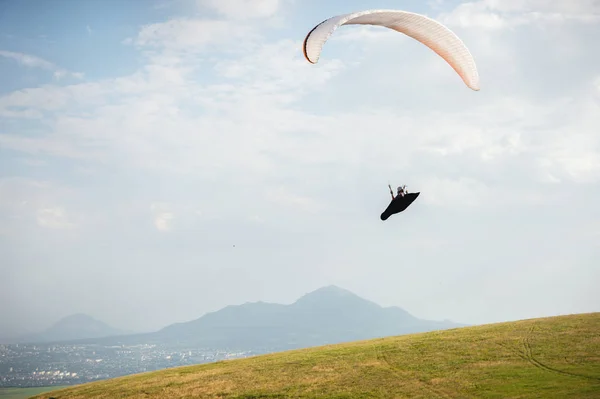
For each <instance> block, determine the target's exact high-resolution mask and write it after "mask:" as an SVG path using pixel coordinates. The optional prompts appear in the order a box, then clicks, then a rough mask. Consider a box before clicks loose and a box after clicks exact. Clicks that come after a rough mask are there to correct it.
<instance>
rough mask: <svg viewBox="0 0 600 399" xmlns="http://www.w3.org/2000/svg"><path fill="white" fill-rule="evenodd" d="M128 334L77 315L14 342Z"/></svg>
mask: <svg viewBox="0 0 600 399" xmlns="http://www.w3.org/2000/svg"><path fill="white" fill-rule="evenodd" d="M126 333H127V332H126V331H122V330H119V329H116V328H114V327H112V326H109V325H108V324H106V323H104V322H102V321H100V320H97V319H95V318H93V317H91V316H88V315H86V314H81V313H77V314H73V315H70V316H67V317H64V318H62V319H60V320H59V321H57V322H56V323H54V324H53V325H52V326H50V327H49V328H48V329H46V330H44V331H42V332H40V333H36V334H29V335H24V336H21V337H18V338H15V339H14V340H13V341H14V342H19V343H24V342H35V343H42V342H64V341H73V340H80V339H94V338H102V337H110V336H117V335H121V334H126ZM7 343H10V342H7Z"/></svg>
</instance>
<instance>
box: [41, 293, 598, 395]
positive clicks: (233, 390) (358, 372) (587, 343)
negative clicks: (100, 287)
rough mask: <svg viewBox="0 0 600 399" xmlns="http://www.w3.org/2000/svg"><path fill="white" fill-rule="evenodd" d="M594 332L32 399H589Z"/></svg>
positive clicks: (429, 337)
mask: <svg viewBox="0 0 600 399" xmlns="http://www.w3.org/2000/svg"><path fill="white" fill-rule="evenodd" d="M327 291H331V290H326V291H325V292H320V294H319V295H324V296H325V297H327V298H329V295H331V292H327ZM341 297H342V298H343V297H344V295H343V294H341ZM315 298H317V297H316V296H313V297H312V298H311V297H309V298H308V300H307V301H302V303H297V304H296V306H300V307H304V306H306V307H307V308H310V307H313V306H314V305H315V303H313V304H311V305H310V306H309V303H310V302H311V301H312V299H315ZM305 299H306V298H305ZM309 300H310V301H309ZM353 300H356V298H354V299H353ZM350 301H351V299H349V301H348V302H350ZM341 302H343V303H347V302H346V301H340V303H341ZM317 303H321V301H320V300H319V301H317ZM359 303H362V302H360V301H359V302H357V304H359ZM362 304H363V306H365V308H364V309H365V310H366V309H367V308H368V307H369V305H367V304H366V303H362ZM265 309H266V307H265ZM280 309H282V308H281V307H280V306H279V307H276V306H275V307H271V308H270V309H269V311H278V310H280ZM372 309H376V307H372ZM323 312H325V311H323ZM409 319H410V318H409ZM598 331H600V313H592V314H583V315H570V316H559V317H550V318H544V319H533V320H522V321H517V322H510V323H497V324H491V325H484V326H476V327H466V328H459V329H455V330H450V331H438V332H429V333H424V334H414V335H412V334H411V335H404V336H401V337H387V338H382V339H377V340H368V341H360V342H353V343H345V344H340V345H332V346H325V347H317V348H310V349H302V350H296V351H289V352H283V353H276V354H270V355H263V356H256V357H251V358H246V359H239V360H231V361H223V362H216V363H210V364H203V365H198V366H187V367H178V368H172V369H168V370H161V371H156V372H150V373H144V374H140V375H135V376H128V377H125V378H117V379H112V380H105V381H100V382H94V383H90V384H84V385H80V386H74V387H69V388H66V389H63V390H60V391H55V392H48V393H44V394H41V395H38V396H36V397H35V398H37V399H49V398H51V397H54V398H61V399H71V398H73V399H75V398H77V399H95V398H112V397H115V398H116V397H128V398H130V397H131V398H133V397H144V398H146V399H159V398H170V399H183V398H191V397H203V398H220V397H228V398H287V397H294V398H317V397H322V398H367V397H368V398H381V399H388V398H400V397H403V398H517V397H518V398H522V399H529V398H531V399H534V398H535V399H537V398H542V397H543V398H577V399H592V398H594V399H595V398H598V393H599V392H600V363H599V362H598V353H600V341H599V340H598V339H597V337H598Z"/></svg>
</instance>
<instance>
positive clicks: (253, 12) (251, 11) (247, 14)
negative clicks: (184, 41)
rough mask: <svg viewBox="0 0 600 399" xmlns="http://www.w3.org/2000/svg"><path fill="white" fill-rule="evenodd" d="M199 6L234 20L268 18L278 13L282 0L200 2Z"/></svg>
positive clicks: (211, 0)
mask: <svg viewBox="0 0 600 399" xmlns="http://www.w3.org/2000/svg"><path fill="white" fill-rule="evenodd" d="M198 5H200V6H201V7H209V8H212V9H214V10H216V11H217V12H218V13H219V14H221V15H223V16H225V17H228V18H232V19H249V18H266V17H271V16H273V15H275V14H276V13H277V11H278V9H279V6H280V0H227V1H223V0H198Z"/></svg>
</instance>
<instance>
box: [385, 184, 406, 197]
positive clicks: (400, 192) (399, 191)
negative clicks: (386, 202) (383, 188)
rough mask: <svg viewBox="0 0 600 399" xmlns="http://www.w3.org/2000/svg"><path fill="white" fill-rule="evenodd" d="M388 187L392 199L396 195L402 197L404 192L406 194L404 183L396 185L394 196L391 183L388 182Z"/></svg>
mask: <svg viewBox="0 0 600 399" xmlns="http://www.w3.org/2000/svg"><path fill="white" fill-rule="evenodd" d="M388 187H389V188H390V194H391V195H392V200H395V199H396V198H398V197H400V198H402V197H404V196H405V195H406V194H408V190H407V189H406V185H403V186H402V187H398V192H397V193H396V196H395V197H394V191H393V190H392V186H391V184H388Z"/></svg>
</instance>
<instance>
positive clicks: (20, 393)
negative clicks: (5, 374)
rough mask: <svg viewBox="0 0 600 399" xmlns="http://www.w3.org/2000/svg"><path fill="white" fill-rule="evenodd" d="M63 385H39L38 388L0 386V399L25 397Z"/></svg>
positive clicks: (21, 398) (20, 398) (23, 398)
mask: <svg viewBox="0 0 600 399" xmlns="http://www.w3.org/2000/svg"><path fill="white" fill-rule="evenodd" d="M60 388H63V387H60V386H58V387H40V388H0V399H27V398H29V397H31V396H33V395H37V394H40V393H44V392H48V391H52V390H57V389H60Z"/></svg>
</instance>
